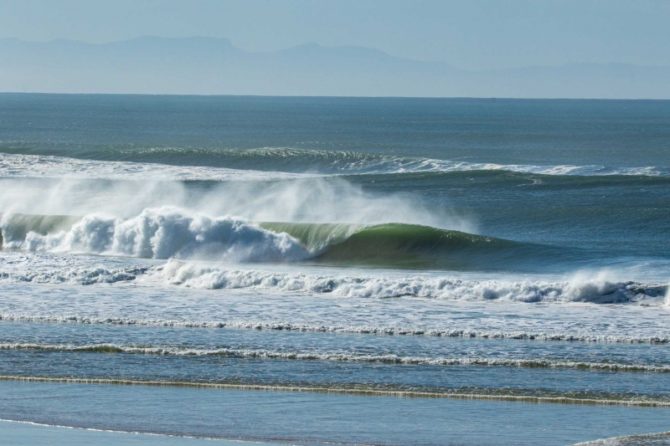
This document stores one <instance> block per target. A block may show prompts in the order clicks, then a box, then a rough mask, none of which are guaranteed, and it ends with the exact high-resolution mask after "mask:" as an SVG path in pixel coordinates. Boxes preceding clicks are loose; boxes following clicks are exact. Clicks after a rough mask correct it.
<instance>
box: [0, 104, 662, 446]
mask: <svg viewBox="0 0 670 446" xmlns="http://www.w3.org/2000/svg"><path fill="white" fill-rule="evenodd" d="M0 228H1V230H2V232H1V234H2V237H1V243H2V251H0V318H1V321H0V355H2V358H3V361H1V362H0V375H1V376H2V378H3V379H4V380H5V381H3V382H2V383H0V385H1V386H3V387H4V388H6V389H7V392H10V391H11V392H12V393H11V395H12V396H11V397H7V398H5V399H3V402H2V404H0V418H1V419H5V420H15V421H26V422H35V423H43V424H47V425H53V426H73V427H80V428H95V429H101V430H112V431H128V432H145V433H155V434H169V435H177V436H180V435H181V436H189V437H196V438H228V439H242V440H255V441H280V442H281V441H289V442H294V443H298V444H319V443H325V442H338V443H343V444H358V443H372V444H379V443H382V444H412V443H414V444H426V445H428V444H501V443H505V444H540V443H542V444H567V443H574V442H578V441H587V440H594V439H596V438H601V437H608V436H621V435H633V434H647V433H649V432H655V431H656V432H661V431H667V430H668V426H670V416H669V412H668V410H670V409H669V407H670V393H669V392H670V390H669V389H670V365H669V364H670V361H669V360H670V350H669V349H668V347H669V344H670V328H669V327H670V325H669V324H668V322H670V304H669V299H670V297H668V296H669V291H668V283H669V282H670V255H669V254H668V253H669V252H670V240H669V239H668V234H670V102H667V101H590V100H584V101H582V100H493V99H491V100H475V99H355V98H268V97H177V96H105V95H100V96H95V95H32V94H16V95H15V94H3V95H0ZM143 385H144V386H145V387H142V386H143ZM138 386H139V387H138ZM305 392H307V393H305ZM51 393H53V394H54V395H53V396H51V397H49V396H48V395H50V394H51ZM408 398H409V399H408ZM180 401H181V402H182V403H178V402H180ZM28 402H29V403H30V404H32V405H30V404H28ZM91 404H96V405H101V406H100V407H101V409H100V410H99V411H95V410H92V409H91V408H90V407H89V406H90V405H91ZM538 404H539V405H538ZM229 405H230V406H229ZM266 407H272V408H273V409H272V410H270V409H265V408H266ZM214 408H218V409H216V410H215V409H214ZM233 413H234V414H235V416H234V417H232V418H230V419H227V417H228V416H229V414H233ZM109 414H114V416H109ZM508 415H509V416H508ZM466 419H467V421H465V420H466ZM448 420H459V421H458V422H448ZM540 420H544V421H540ZM613 420H615V421H616V422H613ZM542 423H546V424H545V425H544V426H542ZM567 426H569V428H568V427H567ZM501 432H505V434H504V435H501V434H500V433H501ZM54 435H56V434H54ZM170 438H172V437H170ZM640 438H641V439H640ZM664 438H665V437H663V436H661V437H649V436H647V437H631V438H629V439H628V440H625V439H622V440H613V441H620V442H624V444H631V442H633V443H632V444H635V443H634V442H635V441H637V442H638V443H639V442H642V441H657V442H662V441H665V440H664ZM625 442H628V443H625ZM654 444H661V443H654Z"/></svg>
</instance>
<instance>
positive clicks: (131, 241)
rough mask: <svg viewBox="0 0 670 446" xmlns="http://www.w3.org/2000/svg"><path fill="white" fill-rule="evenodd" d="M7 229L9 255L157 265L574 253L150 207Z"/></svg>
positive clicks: (505, 259) (448, 261) (472, 238)
mask: <svg viewBox="0 0 670 446" xmlns="http://www.w3.org/2000/svg"><path fill="white" fill-rule="evenodd" d="M0 228H1V229H2V233H1V236H0V246H1V247H4V248H6V249H7V248H9V249H21V250H25V251H31V252H41V251H42V252H57V253H87V254H108V255H121V256H131V257H138V258H154V259H169V258H180V259H200V260H229V261H245V262H246V261H252V262H294V261H309V262H316V263H325V264H338V265H358V266H361V265H367V266H380V267H400V268H403V267H404V268H434V269H455V270H498V269H505V268H509V267H510V265H514V266H517V267H520V268H523V267H524V265H526V266H527V267H529V268H530V267H532V266H534V265H537V264H538V263H540V262H542V261H545V262H546V261H547V260H548V259H552V261H556V260H557V259H560V258H561V257H562V256H569V255H570V252H568V250H564V249H558V248H555V247H550V246H544V245H537V244H532V243H520V242H514V241H510V240H503V239H497V238H494V237H487V236H481V235H476V234H470V233H465V232H460V231H453V230H445V229H439V228H433V227H428V226H421V225H411V224H400V223H388V224H379V225H371V226H366V225H360V224H320V223H277V222H267V223H257V224H256V223H252V222H248V221H246V220H243V219H240V218H235V217H227V216H226V217H209V216H206V215H203V214H198V213H193V212H189V211H185V210H182V209H178V208H171V207H162V208H148V209H144V210H143V211H142V212H141V213H140V214H139V215H137V216H136V217H131V218H126V219H122V218H117V217H113V216H108V215H104V214H90V215H86V216H84V217H80V218H76V217H71V216H58V215H56V216H39V215H37V216H33V215H23V214H7V215H4V216H2V217H1V218H0Z"/></svg>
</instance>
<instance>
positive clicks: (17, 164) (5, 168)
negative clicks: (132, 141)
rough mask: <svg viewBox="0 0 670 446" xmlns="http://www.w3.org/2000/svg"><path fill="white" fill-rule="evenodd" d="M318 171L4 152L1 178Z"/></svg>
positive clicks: (230, 177) (221, 176) (264, 176)
mask: <svg viewBox="0 0 670 446" xmlns="http://www.w3.org/2000/svg"><path fill="white" fill-rule="evenodd" d="M314 176H316V175H310V174H298V173H289V172H272V171H260V170H253V169H243V170H240V169H228V168H225V167H206V166H173V165H169V164H158V163H136V162H131V161H97V160H86V159H78V158H67V157H62V156H51V155H23V154H7V153H0V178H70V179H97V180H99V179H109V180H147V179H148V178H150V179H152V180H162V181H267V180H276V179H295V178H306V177H314Z"/></svg>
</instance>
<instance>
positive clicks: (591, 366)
mask: <svg viewBox="0 0 670 446" xmlns="http://www.w3.org/2000/svg"><path fill="white" fill-rule="evenodd" d="M0 350H28V351H38V352H63V353H127V354H140V355H157V356H221V357H226V358H237V359H271V360H296V361H332V362H360V363H379V364H399V365H428V366H481V367H514V368H543V369H578V370H595V371H611V372H646V373H670V366H665V365H650V364H627V363H606V362H583V361H566V360H551V359H533V358H528V359H505V358H486V357H456V358H445V357H435V358H432V357H411V356H398V355H395V354H384V355H363V354H352V353H328V352H305V351H273V350H264V349H238V348H212V349H202V348H193V347H159V346H156V347H154V346H132V345H131V346H124V345H116V344H88V345H73V344H39V343H0Z"/></svg>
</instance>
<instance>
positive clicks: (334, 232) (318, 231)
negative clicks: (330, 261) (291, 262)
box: [260, 222, 362, 252]
mask: <svg viewBox="0 0 670 446" xmlns="http://www.w3.org/2000/svg"><path fill="white" fill-rule="evenodd" d="M260 226H261V227H262V228H263V229H267V230H268V231H272V232H285V233H287V234H289V235H290V236H291V237H294V238H296V239H298V240H299V241H300V243H302V244H303V245H304V246H305V247H307V248H308V249H309V250H310V251H313V252H319V251H321V250H322V249H324V248H326V247H327V246H329V245H332V244H336V243H341V242H343V241H344V240H346V239H347V238H349V237H350V236H351V235H352V234H354V233H356V232H357V231H359V230H360V229H361V228H362V226H361V225H355V224H347V223H285V222H265V223H260Z"/></svg>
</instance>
